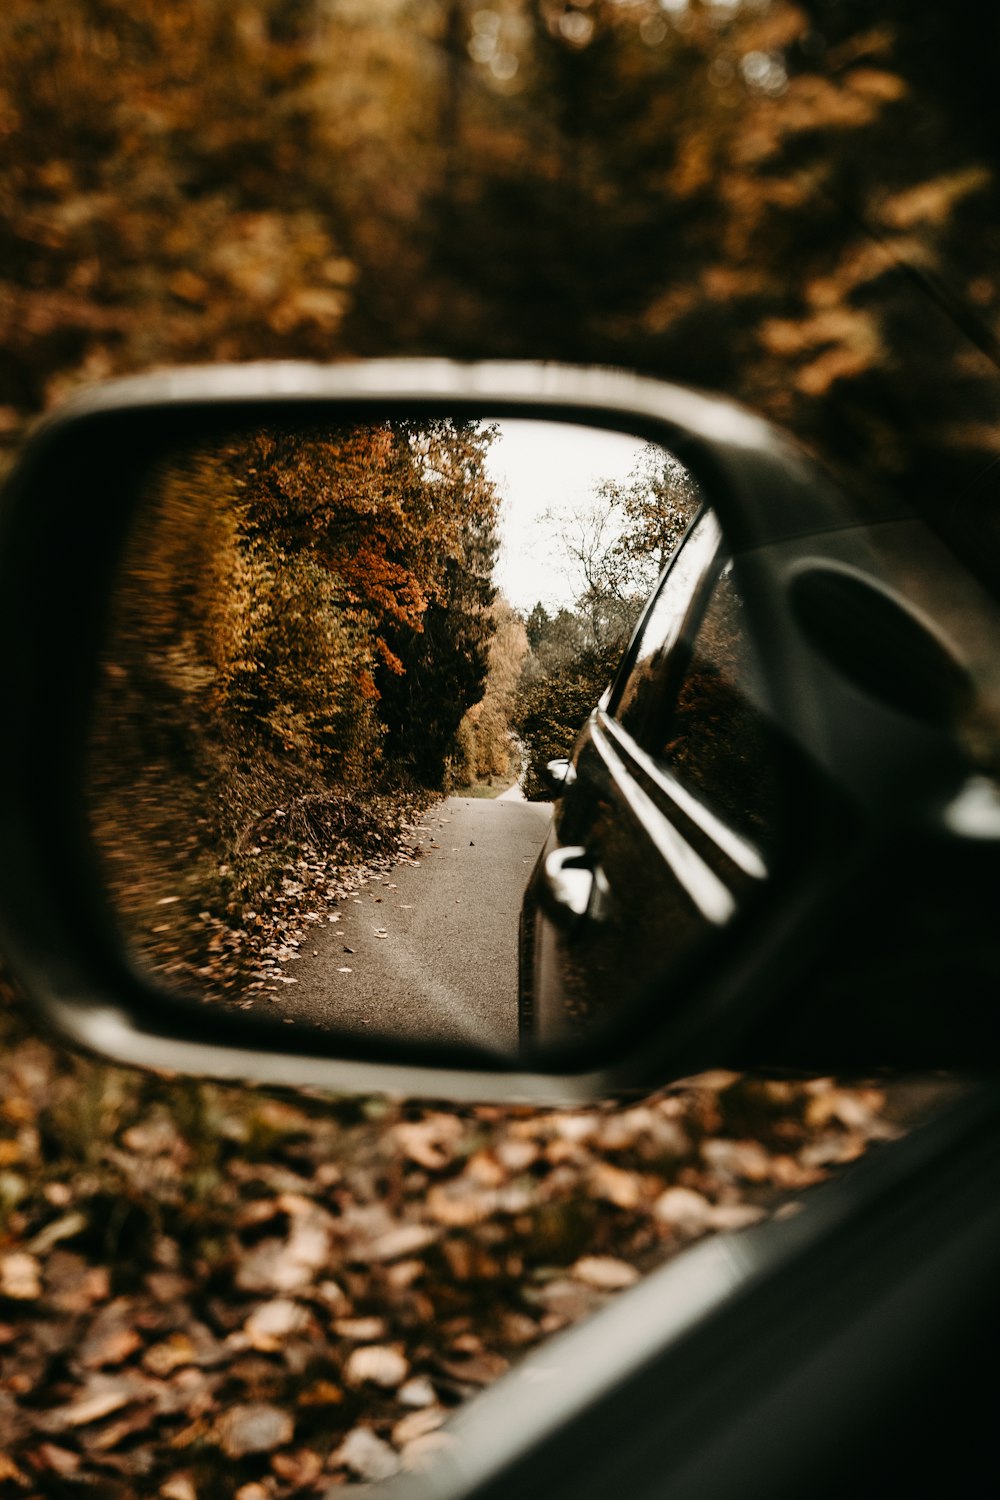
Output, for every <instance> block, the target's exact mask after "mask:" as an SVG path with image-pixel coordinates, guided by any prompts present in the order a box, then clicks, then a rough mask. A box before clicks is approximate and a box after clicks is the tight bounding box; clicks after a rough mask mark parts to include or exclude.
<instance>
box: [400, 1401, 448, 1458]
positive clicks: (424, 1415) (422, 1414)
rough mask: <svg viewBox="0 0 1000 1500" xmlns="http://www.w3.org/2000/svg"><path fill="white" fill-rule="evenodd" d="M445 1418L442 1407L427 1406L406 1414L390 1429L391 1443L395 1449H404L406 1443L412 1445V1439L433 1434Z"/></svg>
mask: <svg viewBox="0 0 1000 1500" xmlns="http://www.w3.org/2000/svg"><path fill="white" fill-rule="evenodd" d="M446 1416H447V1412H446V1411H445V1409H444V1407H443V1406H428V1407H424V1408H423V1410H421V1411H411V1412H407V1414H406V1416H405V1417H400V1419H399V1421H398V1422H397V1423H396V1425H395V1427H394V1428H393V1429H392V1441H393V1445H394V1447H396V1448H404V1447H405V1446H406V1444H407V1443H412V1442H413V1440H414V1438H418V1437H424V1436H425V1435H426V1434H427V1433H428V1432H435V1431H436V1430H437V1429H438V1428H439V1427H440V1426H441V1424H442V1422H443V1421H444V1419H445V1417H446Z"/></svg>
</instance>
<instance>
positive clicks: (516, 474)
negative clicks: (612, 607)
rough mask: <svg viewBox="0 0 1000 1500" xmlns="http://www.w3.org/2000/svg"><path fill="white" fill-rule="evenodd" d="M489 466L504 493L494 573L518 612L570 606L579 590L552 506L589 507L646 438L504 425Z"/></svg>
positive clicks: (556, 425) (566, 511) (631, 462)
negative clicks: (550, 519)
mask: <svg viewBox="0 0 1000 1500" xmlns="http://www.w3.org/2000/svg"><path fill="white" fill-rule="evenodd" d="M499 428H500V435H499V437H498V438H497V439H496V441H495V442H494V443H493V445H492V447H491V448H490V452H489V457H488V459H487V469H488V471H489V473H490V476H491V478H492V479H493V480H494V481H495V482H496V485H497V488H498V489H499V490H500V493H501V495H502V496H503V507H502V511H501V521H500V535H501V542H500V555H499V558H498V561H497V566H496V571H495V573H494V577H495V578H496V581H497V584H498V586H499V588H500V589H501V591H502V592H503V593H504V594H505V595H506V597H507V598H508V599H509V600H510V602H511V604H513V605H514V607H515V609H519V610H524V611H527V610H529V609H530V608H531V606H532V605H533V604H535V603H536V601H537V600H539V599H540V600H541V601H542V603H543V604H544V605H545V606H546V608H548V609H551V608H553V607H556V608H558V607H559V605H561V604H569V603H570V602H571V601H572V598H573V594H574V592H575V589H574V585H573V582H572V580H571V578H570V577H569V576H568V569H567V564H566V560H565V558H564V557H563V556H562V555H561V553H560V550H559V547H558V544H557V541H556V539H555V535H554V530H555V528H554V527H553V526H552V525H551V524H548V525H547V524H546V523H545V522H544V520H543V516H544V513H545V512H546V511H549V510H551V511H553V512H555V513H557V514H558V515H560V516H566V517H569V516H572V515H573V514H574V513H575V512H578V511H579V510H581V509H586V507H587V506H589V505H590V504H591V502H592V500H593V495H594V490H595V489H596V488H597V486H598V485H599V484H600V483H601V481H602V480H604V479H624V478H625V477H626V476H627V475H628V474H629V472H630V471H631V470H632V469H633V468H634V467H635V464H636V462H637V460H638V458H639V455H640V453H641V452H642V449H643V447H644V446H645V445H644V443H643V441H642V440H641V439H640V438H634V437H628V436H626V435H625V434H624V433H619V432H603V431H601V430H599V429H598V428H595V427H572V426H568V425H566V424H565V423H562V422H508V421H504V422H501V423H499Z"/></svg>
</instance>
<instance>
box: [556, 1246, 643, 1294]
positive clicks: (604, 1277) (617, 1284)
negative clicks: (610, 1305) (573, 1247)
mask: <svg viewBox="0 0 1000 1500" xmlns="http://www.w3.org/2000/svg"><path fill="white" fill-rule="evenodd" d="M570 1274H571V1275H572V1276H575V1277H576V1279H577V1281H582V1282H583V1283H584V1284H585V1285H586V1286H592V1287H595V1288H596V1289H597V1291H599V1292H618V1291H621V1290H622V1289H623V1288H624V1287H627V1286H634V1285H635V1283H636V1282H637V1281H638V1280H639V1272H638V1271H637V1270H636V1268H635V1266H630V1265H629V1263H628V1261H625V1260H616V1259H615V1257H614V1256H613V1255H583V1256H581V1257H580V1259H579V1260H578V1261H577V1262H576V1264H575V1265H573V1266H572V1267H571V1268H570Z"/></svg>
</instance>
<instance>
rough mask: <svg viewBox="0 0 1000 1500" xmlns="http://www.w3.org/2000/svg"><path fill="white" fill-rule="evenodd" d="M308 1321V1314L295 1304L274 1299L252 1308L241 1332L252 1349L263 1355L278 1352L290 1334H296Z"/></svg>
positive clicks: (285, 1300) (279, 1298)
mask: <svg viewBox="0 0 1000 1500" xmlns="http://www.w3.org/2000/svg"><path fill="white" fill-rule="evenodd" d="M308 1321H309V1314H308V1312H307V1311H306V1309H305V1308H304V1307H300V1306H299V1304H298V1303H297V1302H291V1301H289V1300H288V1299H287V1298H285V1297H276V1298H275V1299H274V1300H273V1301H272V1302H264V1303H262V1304H261V1305H260V1307H256V1308H254V1310H253V1312H252V1313H251V1314H250V1316H249V1317H248V1318H247V1320H246V1322H245V1323H244V1325H243V1331H244V1333H245V1334H246V1336H247V1338H248V1339H249V1340H250V1345H251V1347H252V1348H254V1349H259V1350H261V1351H263V1352H265V1353H273V1352H276V1351H277V1350H279V1349H280V1348H281V1346H282V1344H283V1342H284V1340H285V1339H287V1338H288V1337H289V1335H290V1334H293V1333H298V1332H299V1331H300V1330H301V1329H302V1328H304V1327H305V1326H306V1324H307V1323H308Z"/></svg>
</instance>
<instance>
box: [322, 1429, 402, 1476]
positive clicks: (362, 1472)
mask: <svg viewBox="0 0 1000 1500" xmlns="http://www.w3.org/2000/svg"><path fill="white" fill-rule="evenodd" d="M330 1462H331V1464H340V1465H342V1466H343V1467H344V1468H345V1469H348V1470H350V1472H351V1473H352V1474H354V1475H356V1477H357V1478H358V1479H363V1480H366V1481H367V1482H368V1483H369V1484H377V1483H378V1482H379V1481H380V1480H383V1479H391V1478H392V1476H393V1475H394V1474H398V1473H399V1467H400V1464H399V1456H398V1454H397V1453H396V1452H395V1450H394V1449H392V1448H390V1446H389V1444H388V1443H385V1442H383V1441H382V1439H381V1438H380V1437H378V1436H376V1434H375V1433H374V1432H372V1430H371V1428H370V1427H355V1428H353V1430H352V1431H351V1432H349V1433H348V1434H347V1436H346V1438H345V1439H344V1441H343V1442H342V1443H341V1445H340V1447H339V1448H338V1449H337V1450H336V1452H335V1453H334V1454H332V1455H331V1458H330Z"/></svg>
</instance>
